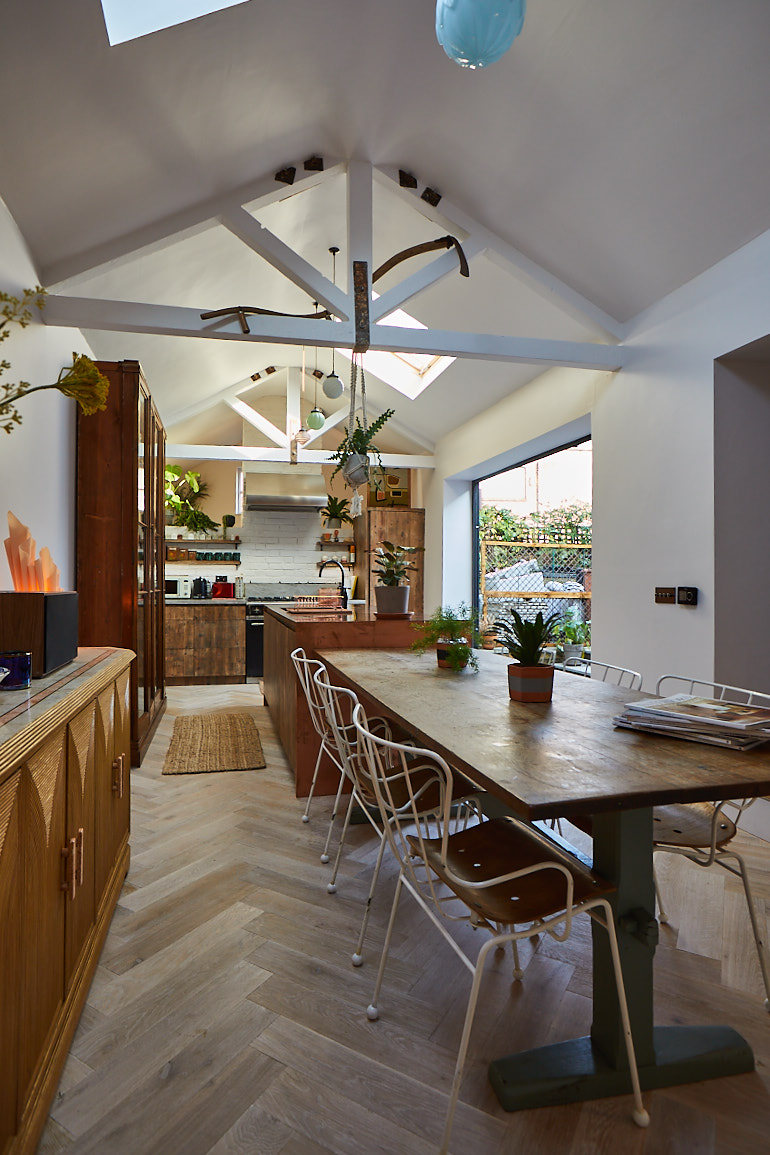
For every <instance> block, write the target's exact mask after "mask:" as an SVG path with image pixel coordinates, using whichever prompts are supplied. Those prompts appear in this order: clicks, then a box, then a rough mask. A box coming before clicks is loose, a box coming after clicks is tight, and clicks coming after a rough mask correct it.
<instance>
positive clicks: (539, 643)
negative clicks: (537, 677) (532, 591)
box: [497, 610, 561, 666]
mask: <svg viewBox="0 0 770 1155" xmlns="http://www.w3.org/2000/svg"><path fill="white" fill-rule="evenodd" d="M560 621H561V617H560V615H559V614H558V613H553V614H549V615H548V617H547V618H544V617H543V614H542V611H541V610H538V612H537V615H536V616H535V617H534V618H533V619H532V618H531V619H526V618H522V616H521V614H520V613H519V612H518V610H511V618H510V621H508V620H507V619H505V618H498V621H497V640H498V642H500V644H501V645H502V646H505V648H506V650H507V651H508V653H509V654H510V656H511V657H512V658H513V659H514V661H517V662H518V663H519V665H520V666H538V665H539V664H540V656H541V654H542V652H543V646H546V645H548V643H549V642H551V641H553V640H554V638H555V636H556V630H557V628H558V625H559V622H560Z"/></svg>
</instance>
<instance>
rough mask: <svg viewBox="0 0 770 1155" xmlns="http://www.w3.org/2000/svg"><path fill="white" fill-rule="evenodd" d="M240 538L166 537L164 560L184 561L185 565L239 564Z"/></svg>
mask: <svg viewBox="0 0 770 1155" xmlns="http://www.w3.org/2000/svg"><path fill="white" fill-rule="evenodd" d="M239 547H240V538H238V537H235V538H228V539H225V540H219V541H217V540H214V539H211V540H209V541H195V542H194V541H190V540H189V539H185V538H179V539H177V540H176V541H173V540H169V539H168V538H167V539H166V561H167V562H177V561H180V562H184V563H186V564H187V565H190V564H192V565H235V566H238V565H240V564H241V555H240V553H239V552H238V549H239Z"/></svg>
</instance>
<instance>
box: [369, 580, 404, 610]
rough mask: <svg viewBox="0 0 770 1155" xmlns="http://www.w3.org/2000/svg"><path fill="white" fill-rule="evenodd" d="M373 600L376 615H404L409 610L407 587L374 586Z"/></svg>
mask: <svg viewBox="0 0 770 1155" xmlns="http://www.w3.org/2000/svg"><path fill="white" fill-rule="evenodd" d="M374 600H375V602H376V603H377V613H378V614H406V613H407V610H408V609H409V586H408V585H405V586H375V587H374Z"/></svg>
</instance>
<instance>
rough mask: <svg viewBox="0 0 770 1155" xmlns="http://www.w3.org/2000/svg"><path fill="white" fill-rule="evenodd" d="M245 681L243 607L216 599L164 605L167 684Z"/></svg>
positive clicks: (244, 609) (210, 684) (244, 613)
mask: <svg viewBox="0 0 770 1155" xmlns="http://www.w3.org/2000/svg"><path fill="white" fill-rule="evenodd" d="M245 681H246V608H245V606H243V605H222V604H221V603H218V602H217V601H216V599H214V600H213V601H203V602H197V603H195V604H193V605H189V604H187V603H185V604H183V605H167V606H166V682H167V684H168V685H169V686H192V685H207V686H213V685H226V684H234V683H238V682H245Z"/></svg>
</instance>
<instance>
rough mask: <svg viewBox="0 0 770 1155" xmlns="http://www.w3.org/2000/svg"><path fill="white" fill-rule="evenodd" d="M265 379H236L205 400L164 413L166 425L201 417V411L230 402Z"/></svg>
mask: <svg viewBox="0 0 770 1155" xmlns="http://www.w3.org/2000/svg"><path fill="white" fill-rule="evenodd" d="M260 384H264V381H262V382H259V381H254V379H253V378H252V377H243V378H241V380H240V381H236V382H235V383H234V384H233V385H226V386H225V387H224V388H223V389H218V390H217V392H216V393H211V394H209V396H208V397H206V398H205V400H203V401H196V402H195V404H193V405H187V406H185V408H184V409H175V410H172V411H170V412H168V413H166V414H165V415H164V420H165V424H166V425H178V424H179V422H181V421H189V420H190V419H191V418H193V417H200V415H201V413H206V412H208V410H209V409H212V408H213V407H214V406H215V405H218V404H220V402H221V403H224V404H225V405H227V404H229V402H230V401H234V400H236V399H237V398H238V397H240V395H241V393H247V392H248V391H249V390H252V389H256V388H257V387H258V386H259V385H260Z"/></svg>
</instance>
